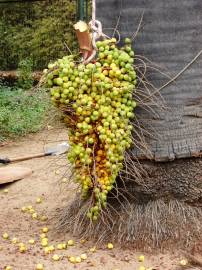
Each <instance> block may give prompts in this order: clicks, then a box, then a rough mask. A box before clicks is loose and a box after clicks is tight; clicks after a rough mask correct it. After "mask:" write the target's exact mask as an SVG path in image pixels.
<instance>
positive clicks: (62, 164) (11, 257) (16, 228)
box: [0, 128, 180, 270]
mask: <svg viewBox="0 0 202 270" xmlns="http://www.w3.org/2000/svg"><path fill="white" fill-rule="evenodd" d="M66 139H67V136H66V130H65V129H64V128H62V129H52V130H49V131H47V130H46V131H43V132H41V133H39V134H35V135H30V136H28V137H26V138H25V139H23V140H19V141H16V142H13V143H11V144H9V145H8V146H4V147H1V148H0V155H1V156H9V157H16V156H18V155H24V154H30V153H37V152H39V151H42V150H43V146H44V144H45V143H51V142H56V141H63V140H66ZM20 165H22V166H27V167H29V168H31V169H33V171H34V173H33V174H32V175H31V176H30V177H28V178H26V179H24V180H21V181H18V182H16V183H13V184H10V185H7V186H2V187H1V188H0V202H1V204H0V236H2V234H3V233H8V234H9V236H10V239H12V238H13V237H17V238H19V240H20V242H23V243H25V244H26V246H27V248H28V250H27V251H26V252H25V253H20V252H19V248H18V247H17V246H16V245H14V244H12V243H11V241H10V240H3V238H2V237H1V238H0V270H2V269H4V267H5V266H7V265H11V266H12V267H13V268H12V269H13V270H35V268H36V264H37V263H42V264H44V269H45V270H65V269H68V270H71V269H83V270H87V269H89V270H90V269H92V270H93V269H98V270H99V269H106V270H115V269H116V270H118V269H119V270H136V269H139V266H141V265H143V264H141V263H139V262H138V259H137V258H138V256H139V255H140V254H141V252H139V253H136V252H134V251H132V250H124V247H118V246H116V245H114V246H115V247H114V249H113V250H111V251H109V250H107V249H106V247H103V248H102V249H101V248H100V249H97V251H96V252H95V253H92V252H90V251H89V249H90V248H92V247H93V243H90V242H88V241H87V242H86V243H84V244H82V243H80V242H79V239H74V240H75V246H74V247H68V249H67V250H63V251H61V250H55V251H54V252H53V253H51V254H50V255H44V251H43V248H42V247H41V245H40V234H41V229H42V228H43V227H46V226H47V227H48V228H49V232H48V234H47V235H48V239H49V244H50V245H57V244H58V243H61V242H65V241H68V240H69V239H72V237H71V235H63V234H62V233H61V234H60V235H58V234H55V233H54V225H53V224H54V223H53V220H52V219H51V220H50V219H49V220H48V221H45V222H44V221H38V220H33V219H32V217H31V214H29V213H22V212H21V208H22V207H23V206H27V205H32V206H33V208H34V209H35V210H36V212H37V213H38V214H39V216H41V215H46V216H47V217H50V216H52V215H53V213H55V212H56V211H57V207H59V206H60V205H61V204H63V203H64V202H66V201H67V200H69V199H70V198H71V197H72V195H73V192H72V190H73V186H72V188H71V186H69V185H68V188H67V185H66V184H65V183H63V180H62V179H63V178H64V176H65V174H67V165H66V160H65V156H64V155H63V157H60V158H58V157H45V158H40V159H33V160H29V161H24V162H21V163H20ZM4 189H8V190H9V191H8V193H7V194H5V193H4ZM38 197H41V198H42V199H43V201H42V203H41V204H37V203H36V198H38ZM31 238H34V239H35V241H36V243H35V244H34V245H30V244H29V243H28V240H29V239H31ZM82 253H86V254H87V255H88V259H87V260H86V261H84V262H82V263H78V264H71V263H70V262H69V261H68V259H67V256H79V255H81V254H82ZM54 254H58V255H64V256H63V257H62V259H61V260H60V261H58V262H54V261H53V260H52V256H53V255H54ZM144 255H145V263H144V265H145V267H146V268H148V267H153V269H159V270H169V269H170V270H171V269H172V270H174V269H176V265H177V264H178V263H179V260H180V257H179V256H177V252H173V253H172V254H171V253H170V254H167V253H166V254H156V255H152V256H151V255H147V254H144Z"/></svg>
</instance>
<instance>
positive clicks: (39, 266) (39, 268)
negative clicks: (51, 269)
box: [36, 263, 44, 270]
mask: <svg viewBox="0 0 202 270" xmlns="http://www.w3.org/2000/svg"><path fill="white" fill-rule="evenodd" d="M36 270H44V266H43V264H41V263H38V264H37V265H36Z"/></svg>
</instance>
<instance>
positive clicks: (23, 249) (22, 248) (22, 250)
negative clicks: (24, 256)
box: [19, 244, 27, 253]
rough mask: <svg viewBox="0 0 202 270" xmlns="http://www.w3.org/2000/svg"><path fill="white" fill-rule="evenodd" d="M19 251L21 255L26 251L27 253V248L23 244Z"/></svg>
mask: <svg viewBox="0 0 202 270" xmlns="http://www.w3.org/2000/svg"><path fill="white" fill-rule="evenodd" d="M19 251H20V252H21V253H24V252H26V251H27V248H26V246H25V245H24V244H23V245H21V246H20V247H19Z"/></svg>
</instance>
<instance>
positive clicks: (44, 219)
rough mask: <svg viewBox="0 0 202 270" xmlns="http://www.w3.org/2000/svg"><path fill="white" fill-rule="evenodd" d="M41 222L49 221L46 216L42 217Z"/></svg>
mask: <svg viewBox="0 0 202 270" xmlns="http://www.w3.org/2000/svg"><path fill="white" fill-rule="evenodd" d="M40 220H41V221H47V220H48V217H46V216H41V217H40Z"/></svg>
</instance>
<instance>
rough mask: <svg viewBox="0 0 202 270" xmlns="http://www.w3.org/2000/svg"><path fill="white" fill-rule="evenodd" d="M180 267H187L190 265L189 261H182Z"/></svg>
mask: <svg viewBox="0 0 202 270" xmlns="http://www.w3.org/2000/svg"><path fill="white" fill-rule="evenodd" d="M180 265H181V266H187V265H188V260H187V259H183V260H181V261H180Z"/></svg>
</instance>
